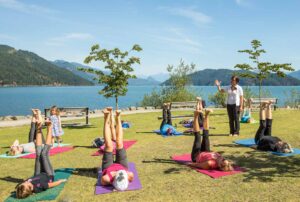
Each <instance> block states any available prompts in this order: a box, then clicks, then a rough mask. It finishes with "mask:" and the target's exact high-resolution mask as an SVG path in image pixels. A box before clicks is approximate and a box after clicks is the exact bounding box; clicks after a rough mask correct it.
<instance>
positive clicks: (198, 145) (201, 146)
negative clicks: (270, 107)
mask: <svg viewBox="0 0 300 202" xmlns="http://www.w3.org/2000/svg"><path fill="white" fill-rule="evenodd" d="M194 136H195V139H194V144H193V149H192V153H191V159H192V161H193V162H196V158H197V156H198V155H199V153H201V152H204V151H210V144H209V138H208V136H209V131H208V130H203V139H202V142H201V135H200V132H194Z"/></svg>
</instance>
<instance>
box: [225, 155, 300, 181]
mask: <svg viewBox="0 0 300 202" xmlns="http://www.w3.org/2000/svg"><path fill="white" fill-rule="evenodd" d="M227 157H228V159H230V160H232V161H234V162H236V163H237V164H238V166H241V167H244V168H246V169H247V171H246V172H245V173H244V177H245V179H244V180H243V181H245V182H249V181H252V180H258V181H261V182H271V181H274V178H275V177H291V178H295V177H300V167H299V165H300V159H299V157H296V156H290V157H281V156H276V155H273V154H271V153H269V152H261V151H257V150H253V151H249V152H246V153H244V155H240V154H239V155H229V156H227Z"/></svg>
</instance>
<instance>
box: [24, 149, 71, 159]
mask: <svg viewBox="0 0 300 202" xmlns="http://www.w3.org/2000/svg"><path fill="white" fill-rule="evenodd" d="M72 149H74V148H73V147H54V148H52V149H50V151H49V155H50V156H53V155H55V154H59V153H63V152H67V151H70V150H72ZM35 157H36V155H35V153H32V154H28V155H26V156H22V157H20V158H24V159H35Z"/></svg>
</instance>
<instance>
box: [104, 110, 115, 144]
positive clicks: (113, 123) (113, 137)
mask: <svg viewBox="0 0 300 202" xmlns="http://www.w3.org/2000/svg"><path fill="white" fill-rule="evenodd" d="M106 109H107V110H108V111H109V113H110V116H109V118H110V130H111V136H112V137H111V138H112V140H113V141H116V128H115V119H114V114H113V108H112V107H107V108H106Z"/></svg>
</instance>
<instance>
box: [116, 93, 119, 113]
mask: <svg viewBox="0 0 300 202" xmlns="http://www.w3.org/2000/svg"><path fill="white" fill-rule="evenodd" d="M118 107H119V105H118V96H116V110H118Z"/></svg>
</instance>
